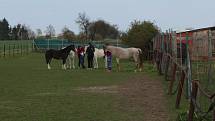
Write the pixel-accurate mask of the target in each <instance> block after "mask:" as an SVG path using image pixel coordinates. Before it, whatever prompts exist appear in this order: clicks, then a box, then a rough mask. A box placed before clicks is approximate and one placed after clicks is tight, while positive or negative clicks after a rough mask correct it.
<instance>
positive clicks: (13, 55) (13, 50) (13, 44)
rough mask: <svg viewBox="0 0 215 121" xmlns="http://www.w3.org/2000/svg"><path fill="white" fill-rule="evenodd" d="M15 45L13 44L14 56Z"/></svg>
mask: <svg viewBox="0 0 215 121" xmlns="http://www.w3.org/2000/svg"><path fill="white" fill-rule="evenodd" d="M14 50H15V44H13V56H14Z"/></svg>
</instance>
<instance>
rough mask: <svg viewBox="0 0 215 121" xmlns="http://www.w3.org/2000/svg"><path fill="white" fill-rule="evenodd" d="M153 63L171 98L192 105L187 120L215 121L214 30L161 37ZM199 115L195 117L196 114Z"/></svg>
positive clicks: (169, 33) (168, 34) (158, 38)
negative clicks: (164, 81) (184, 100)
mask: <svg viewBox="0 0 215 121" xmlns="http://www.w3.org/2000/svg"><path fill="white" fill-rule="evenodd" d="M153 44H154V45H153V48H154V63H155V64H156V67H157V70H158V72H159V74H161V75H164V77H165V80H167V81H169V83H168V84H169V85H168V87H169V88H168V94H169V95H174V94H176V95H177V96H176V103H175V107H176V108H179V107H180V103H181V99H182V98H185V99H186V100H187V103H190V107H189V115H188V114H187V118H186V120H188V121H193V120H194V118H198V119H199V120H208V121H211V120H213V121H215V110H214V106H215V102H214V96H213V95H214V93H215V55H214V52H215V30H214V28H207V29H203V30H194V31H185V32H179V33H176V32H173V31H171V30H169V31H167V32H166V33H160V34H158V35H157V36H156V37H155V38H154V39H153ZM194 113H195V114H196V115H195V117H193V114H194Z"/></svg>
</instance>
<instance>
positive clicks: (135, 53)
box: [104, 45, 143, 72]
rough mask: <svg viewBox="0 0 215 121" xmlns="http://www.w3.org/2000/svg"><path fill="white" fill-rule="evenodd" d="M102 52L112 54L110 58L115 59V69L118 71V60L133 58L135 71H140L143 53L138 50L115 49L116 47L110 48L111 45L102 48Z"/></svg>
mask: <svg viewBox="0 0 215 121" xmlns="http://www.w3.org/2000/svg"><path fill="white" fill-rule="evenodd" d="M104 51H105V52H106V51H110V52H111V53H112V56H114V57H116V62H117V68H118V71H120V64H119V60H120V59H130V58H133V60H134V62H135V64H136V69H135V72H136V71H137V69H139V71H142V68H143V52H142V50H141V49H140V48H134V47H132V48H122V47H116V46H111V45H105V46H104Z"/></svg>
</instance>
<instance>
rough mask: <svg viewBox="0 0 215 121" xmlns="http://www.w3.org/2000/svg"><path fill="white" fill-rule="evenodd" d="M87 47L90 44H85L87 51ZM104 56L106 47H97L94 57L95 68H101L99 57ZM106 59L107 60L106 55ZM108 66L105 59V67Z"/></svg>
mask: <svg viewBox="0 0 215 121" xmlns="http://www.w3.org/2000/svg"><path fill="white" fill-rule="evenodd" d="M87 47H88V46H85V51H86V50H87ZM103 57H105V55H104V49H98V48H95V52H94V58H93V67H94V68H99V65H98V58H103ZM105 60H106V57H105ZM106 66H107V61H105V67H106Z"/></svg>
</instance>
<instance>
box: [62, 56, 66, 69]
mask: <svg viewBox="0 0 215 121" xmlns="http://www.w3.org/2000/svg"><path fill="white" fill-rule="evenodd" d="M65 64H66V58H64V59H63V65H62V69H64V70H66V65H65Z"/></svg>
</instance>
